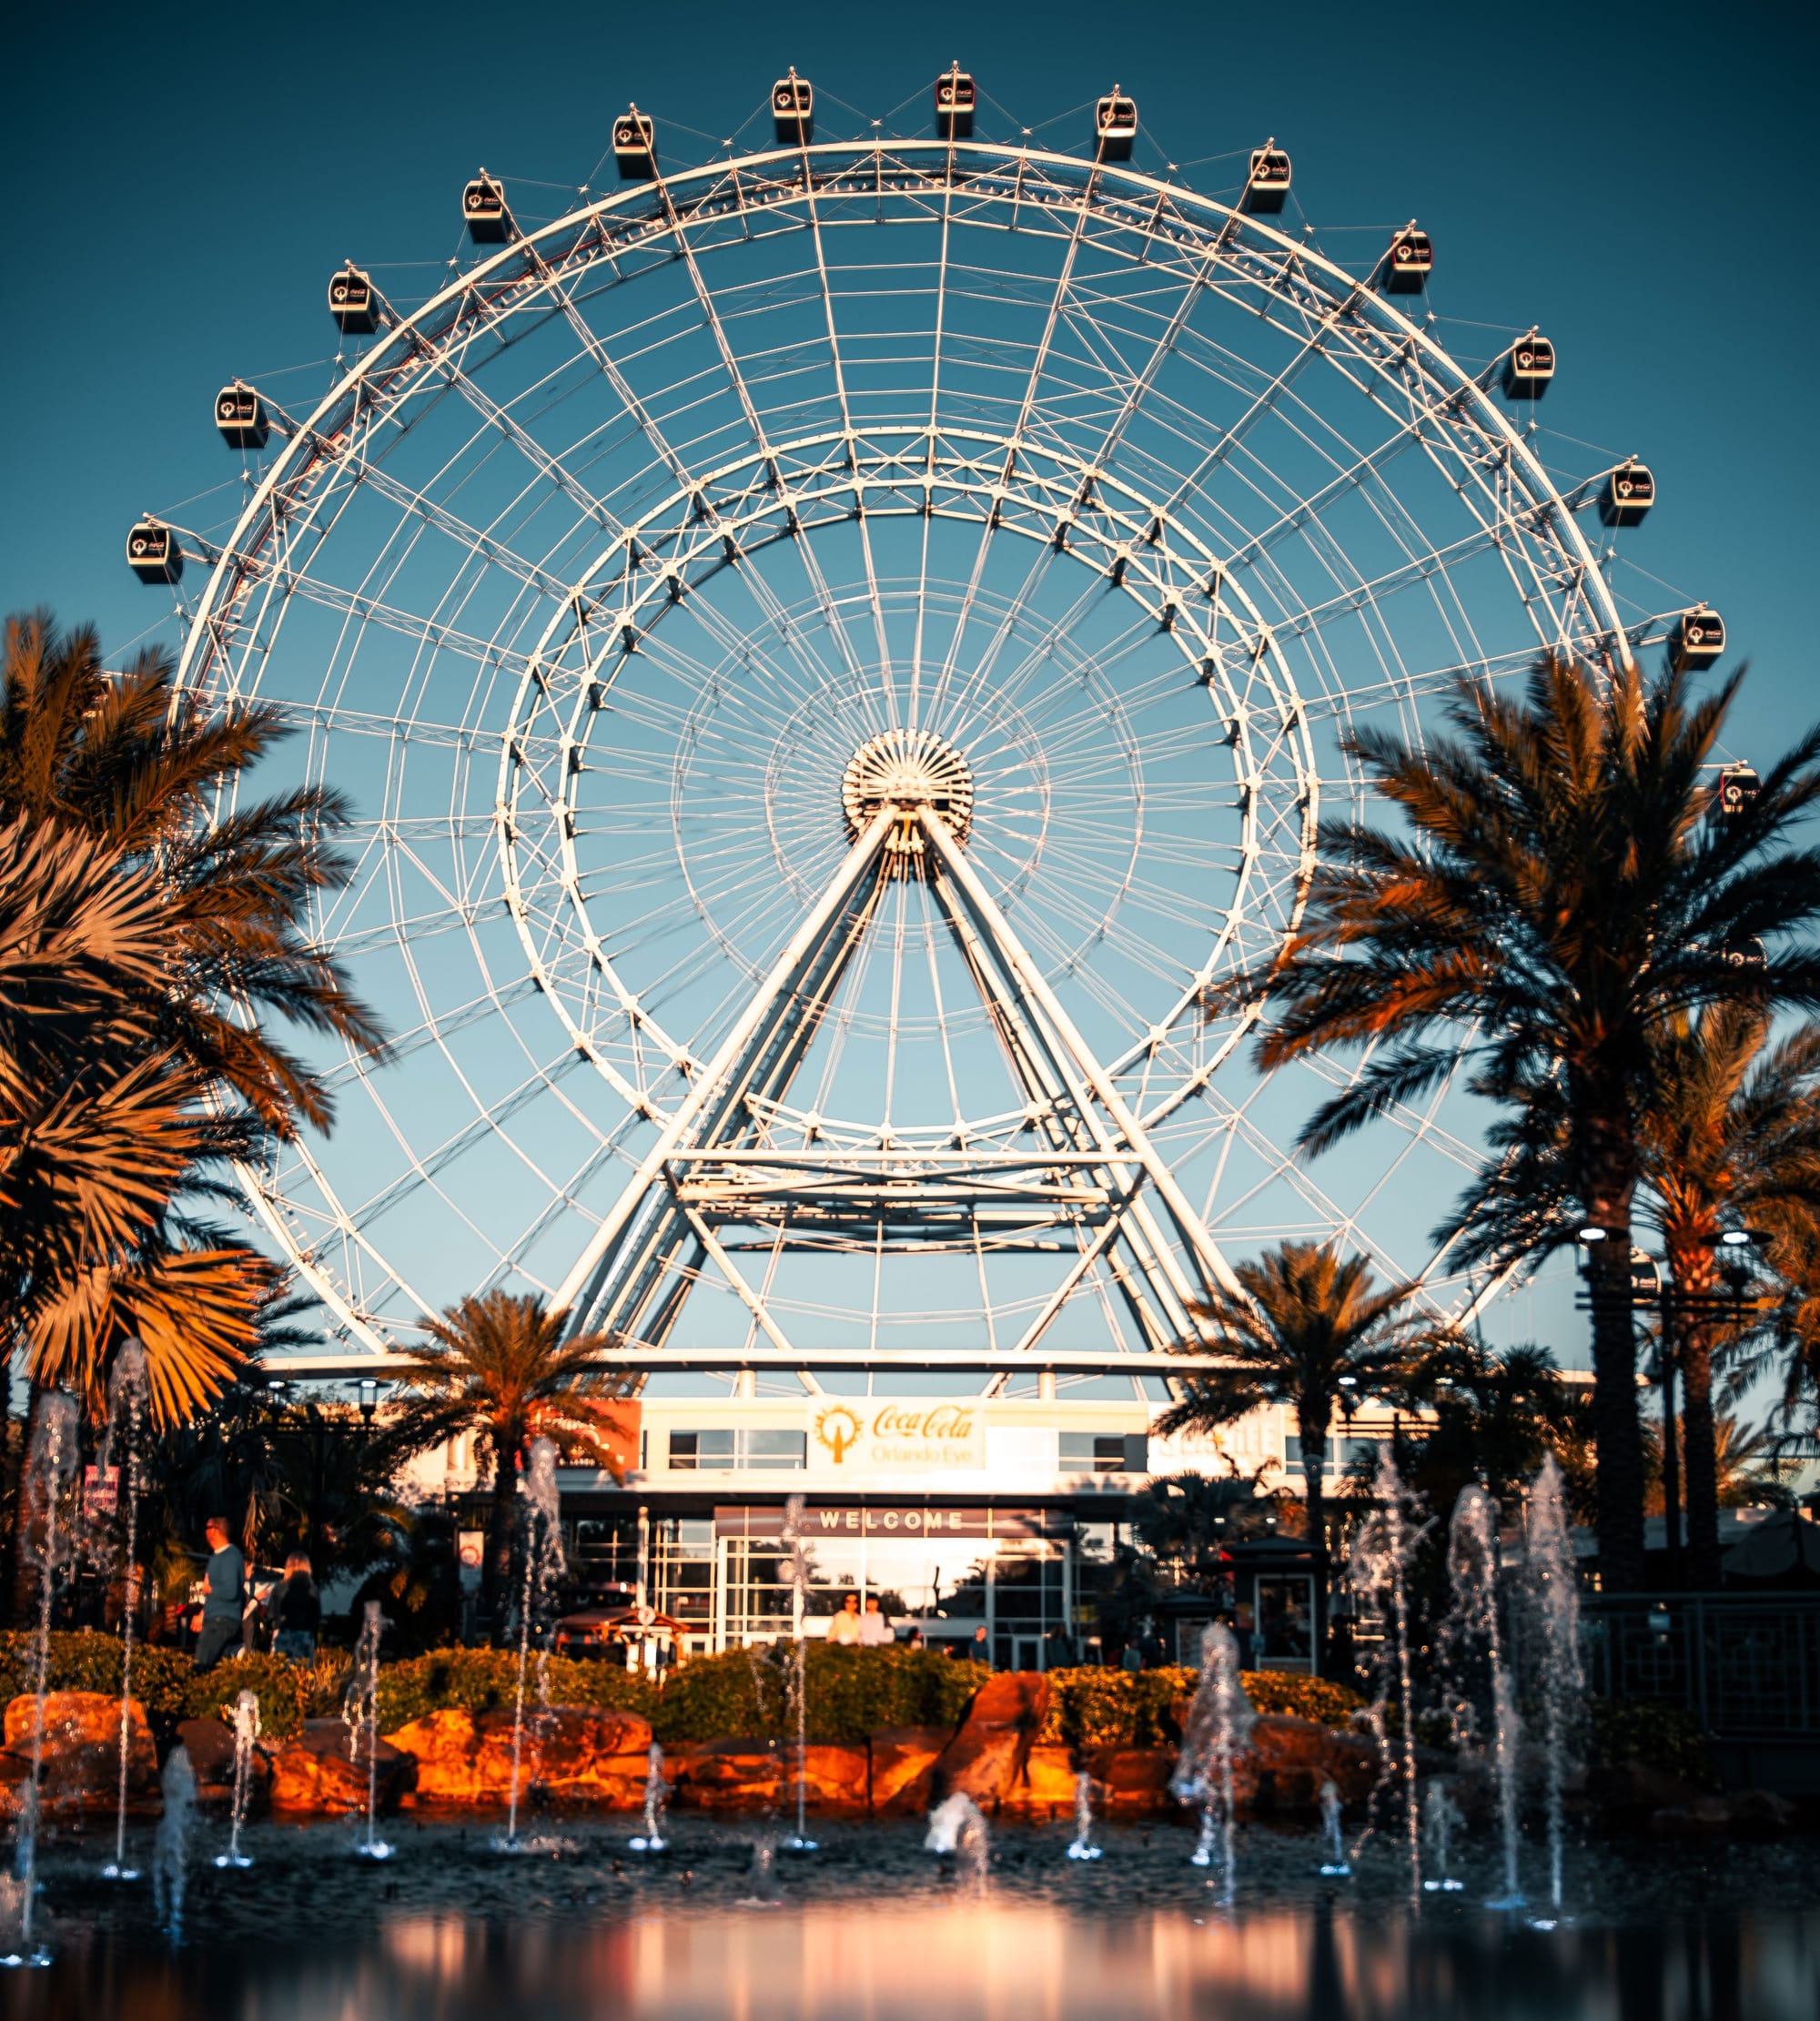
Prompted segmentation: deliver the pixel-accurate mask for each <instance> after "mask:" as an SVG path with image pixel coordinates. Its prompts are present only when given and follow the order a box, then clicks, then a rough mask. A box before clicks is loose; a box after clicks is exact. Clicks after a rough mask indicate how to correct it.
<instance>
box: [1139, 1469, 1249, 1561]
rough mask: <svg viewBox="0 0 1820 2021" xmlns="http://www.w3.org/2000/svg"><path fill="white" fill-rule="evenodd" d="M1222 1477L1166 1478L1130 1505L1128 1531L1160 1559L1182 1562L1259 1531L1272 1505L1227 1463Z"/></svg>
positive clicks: (1246, 1475)
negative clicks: (1175, 1559)
mask: <svg viewBox="0 0 1820 2021" xmlns="http://www.w3.org/2000/svg"><path fill="white" fill-rule="evenodd" d="M1227 1465H1228V1471H1227V1472H1226V1473H1225V1474H1224V1475H1208V1474H1204V1473H1178V1474H1166V1475H1164V1476H1162V1477H1160V1478H1159V1479H1158V1480H1153V1481H1151V1483H1150V1484H1149V1486H1148V1488H1146V1489H1145V1490H1144V1492H1143V1493H1142V1494H1141V1495H1139V1496H1138V1499H1137V1501H1134V1502H1133V1503H1132V1505H1131V1527H1132V1530H1133V1531H1135V1532H1136V1534H1137V1535H1138V1538H1139V1540H1140V1541H1142V1542H1143V1543H1144V1544H1146V1545H1147V1546H1148V1548H1149V1549H1150V1550H1151V1551H1154V1552H1155V1553H1156V1555H1157V1556H1158V1557H1159V1558H1177V1559H1187V1560H1188V1561H1189V1563H1190V1564H1191V1565H1192V1564H1193V1562H1194V1561H1196V1560H1197V1559H1198V1558H1199V1557H1200V1556H1201V1554H1202V1553H1203V1552H1205V1551H1209V1550H1212V1549H1215V1548H1217V1547H1218V1545H1220V1544H1223V1543H1229V1542H1230V1541H1232V1540H1233V1539H1234V1538H1236V1537H1243V1536H1247V1535H1249V1534H1250V1533H1252V1532H1253V1531H1255V1530H1259V1529H1262V1528H1263V1527H1264V1523H1263V1518H1264V1516H1265V1514H1266V1513H1267V1512H1274V1511H1275V1509H1276V1506H1277V1501H1276V1497H1274V1496H1271V1495H1260V1494H1259V1491H1258V1483H1257V1480H1256V1479H1255V1478H1254V1477H1253V1476H1252V1475H1250V1474H1246V1473H1240V1472H1239V1470H1238V1468H1237V1467H1236V1466H1234V1465H1233V1464H1232V1462H1231V1461H1228V1462H1227Z"/></svg>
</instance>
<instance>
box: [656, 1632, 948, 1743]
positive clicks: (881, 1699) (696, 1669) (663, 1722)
mask: <svg viewBox="0 0 1820 2021" xmlns="http://www.w3.org/2000/svg"><path fill="white" fill-rule="evenodd" d="M789 1654H790V1652H789V1651H788V1650H787V1648H785V1649H783V1650H780V1651H778V1652H776V1653H775V1654H773V1653H772V1652H763V1651H760V1650H755V1649H754V1650H743V1649H736V1650H729V1651H727V1652H726V1653H725V1654H724V1655H721V1656H697V1657H695V1658H694V1659H693V1661H692V1662H687V1663H684V1664H683V1665H682V1668H681V1669H680V1670H677V1671H675V1672H672V1675H671V1678H670V1681H669V1682H668V1683H667V1684H666V1685H665V1687H664V1690H663V1693H662V1696H661V1698H660V1699H659V1700H658V1702H657V1709H656V1712H655V1713H654V1714H653V1716H652V1725H653V1728H654V1731H655V1732H656V1734H657V1737H658V1739H659V1740H661V1741H665V1742H668V1741H713V1740H784V1739H789V1738H793V1737H794V1733H795V1731H796V1727H795V1721H794V1718H793V1717H792V1715H791V1710H790V1693H789ZM780 1659H781V1660H780ZM804 1662H805V1664H806V1667H807V1671H808V1683H809V1718H808V1732H809V1738H810V1739H811V1740H812V1741H814V1742H816V1743H821V1744H824V1745H836V1746H838V1745H842V1744H845V1745H850V1746H851V1745H857V1744H860V1743H863V1742H864V1740H865V1737H866V1735H867V1734H868V1733H876V1732H877V1731H878V1730H879V1729H880V1728H881V1727H885V1726H954V1725H957V1724H958V1723H959V1722H960V1720H961V1717H962V1715H963V1714H964V1713H966V1708H967V1704H968V1702H969V1701H970V1700H971V1699H972V1697H973V1694H974V1693H976V1691H977V1690H978V1689H979V1686H980V1682H981V1676H982V1672H980V1671H979V1670H978V1669H977V1668H976V1666H975V1665H974V1664H972V1663H957V1662H954V1661H953V1660H952V1659H951V1658H949V1657H946V1656H943V1655H939V1654H937V1653H935V1652H933V1651H930V1650H922V1649H843V1648H839V1647H833V1648H831V1647H830V1646H829V1645H828V1644H827V1643H826V1642H810V1643H809V1644H808V1645H807V1647H806V1649H805V1651H804Z"/></svg>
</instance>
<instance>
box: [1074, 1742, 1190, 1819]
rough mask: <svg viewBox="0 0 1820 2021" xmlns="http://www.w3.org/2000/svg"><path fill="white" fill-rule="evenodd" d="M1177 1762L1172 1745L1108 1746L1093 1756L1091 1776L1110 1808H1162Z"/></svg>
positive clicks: (1117, 1809) (1151, 1809)
mask: <svg viewBox="0 0 1820 2021" xmlns="http://www.w3.org/2000/svg"><path fill="white" fill-rule="evenodd" d="M1175 1765H1176V1753H1175V1750H1174V1748H1172V1747H1107V1748H1102V1749H1101V1750H1100V1751H1099V1752H1098V1753H1097V1754H1095V1756H1094V1758H1093V1776H1094V1781H1095V1782H1096V1783H1097V1784H1099V1786H1100V1788H1101V1789H1103V1790H1104V1791H1105V1793H1106V1798H1105V1801H1106V1807H1107V1810H1109V1811H1123V1812H1127V1813H1129V1812H1133V1811H1155V1810H1161V1809H1162V1808H1164V1806H1165V1805H1167V1804H1168V1803H1169V1801H1170V1798H1169V1777H1170V1775H1171V1773H1173V1772H1174V1769H1175Z"/></svg>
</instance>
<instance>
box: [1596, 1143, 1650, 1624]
mask: <svg viewBox="0 0 1820 2021" xmlns="http://www.w3.org/2000/svg"><path fill="white" fill-rule="evenodd" d="M1582 1114H1583V1115H1585V1116H1586V1117H1587V1120H1586V1123H1585V1125H1584V1127H1585V1129H1586V1142H1587V1147H1588V1151H1589V1153H1590V1155H1589V1156H1588V1157H1587V1158H1586V1160H1585V1163H1584V1165H1583V1167H1582V1169H1584V1170H1587V1171H1589V1172H1590V1174H1591V1175H1592V1177H1591V1179H1590V1182H1589V1183H1588V1185H1587V1186H1586V1188H1585V1203H1586V1209H1587V1218H1588V1219H1589V1220H1590V1221H1591V1223H1592V1224H1593V1227H1595V1228H1603V1229H1604V1231H1605V1238H1604V1240H1603V1241H1601V1242H1593V1243H1590V1244H1588V1246H1587V1260H1586V1283H1587V1288H1588V1290H1589V1291H1590V1292H1591V1294H1592V1299H1591V1302H1592V1306H1593V1437H1594V1439H1596V1440H1597V1441H1598V1448H1599V1460H1598V1475H1597V1480H1596V1483H1595V1487H1596V1497H1597V1500H1596V1509H1597V1515H1596V1521H1597V1525H1598V1532H1599V1583H1600V1585H1601V1587H1602V1588H1603V1591H1605V1592H1608V1593H1638V1592H1642V1591H1643V1425H1642V1423H1641V1422H1640V1420H1639V1419H1638V1416H1637V1336H1636V1325H1635V1315H1634V1314H1633V1311H1632V1309H1631V1195H1632V1191H1633V1187H1634V1186H1635V1184H1636V1144H1635V1133H1634V1131H1633V1130H1632V1129H1631V1128H1630V1127H1629V1124H1628V1119H1620V1118H1617V1117H1612V1116H1610V1115H1609V1114H1608V1115H1606V1116H1603V1117H1601V1116H1600V1115H1599V1113H1598V1111H1597V1109H1596V1107H1594V1106H1593V1105H1591V1104H1588V1105H1586V1107H1585V1109H1583V1110H1582Z"/></svg>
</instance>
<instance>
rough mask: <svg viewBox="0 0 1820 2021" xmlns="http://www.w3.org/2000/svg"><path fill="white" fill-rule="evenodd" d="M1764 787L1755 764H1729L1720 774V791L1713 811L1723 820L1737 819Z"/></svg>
mask: <svg viewBox="0 0 1820 2021" xmlns="http://www.w3.org/2000/svg"><path fill="white" fill-rule="evenodd" d="M1762 789H1763V781H1762V780H1761V779H1759V778H1758V777H1757V773H1756V767H1755V766H1754V765H1727V766H1725V768H1724V771H1722V772H1721V773H1720V774H1719V792H1718V796H1717V798H1716V799H1715V800H1714V803H1713V811H1714V813H1716V814H1717V815H1718V817H1719V819H1720V820H1721V821H1735V820H1736V819H1737V817H1738V816H1739V815H1740V814H1741V813H1744V812H1745V810H1746V809H1747V808H1749V807H1750V805H1751V804H1752V803H1753V802H1754V800H1755V799H1756V796H1757V794H1758V793H1760V792H1761V791H1762Z"/></svg>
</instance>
